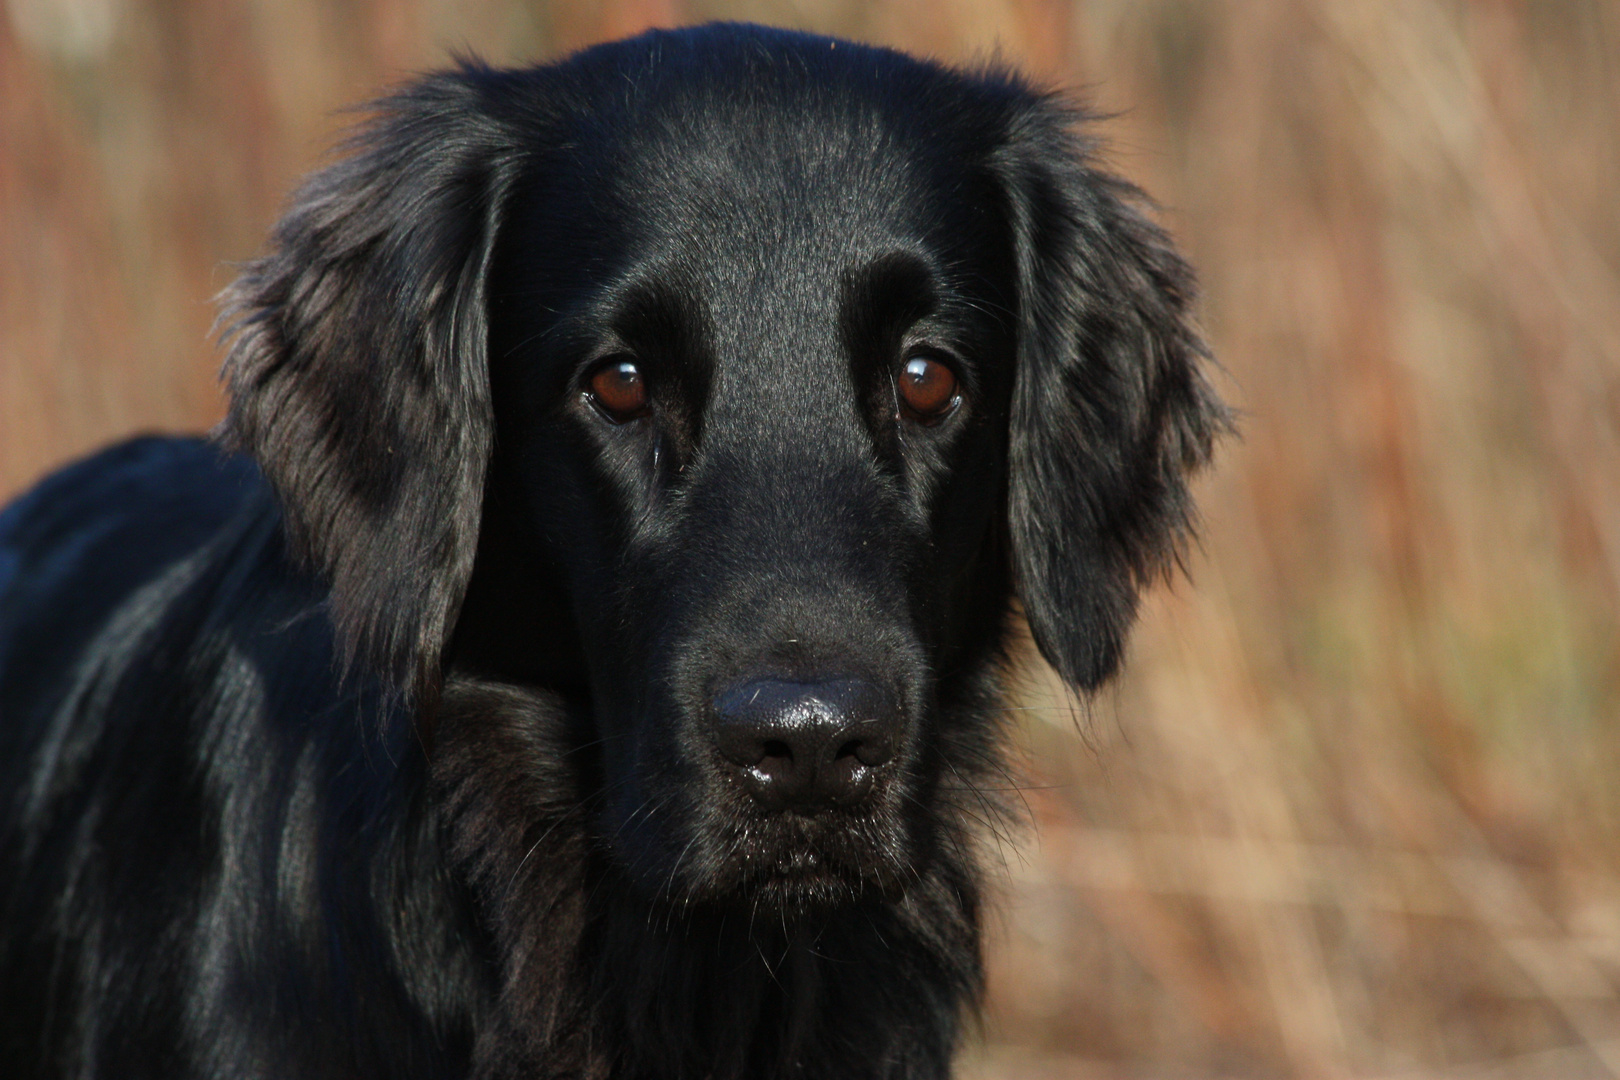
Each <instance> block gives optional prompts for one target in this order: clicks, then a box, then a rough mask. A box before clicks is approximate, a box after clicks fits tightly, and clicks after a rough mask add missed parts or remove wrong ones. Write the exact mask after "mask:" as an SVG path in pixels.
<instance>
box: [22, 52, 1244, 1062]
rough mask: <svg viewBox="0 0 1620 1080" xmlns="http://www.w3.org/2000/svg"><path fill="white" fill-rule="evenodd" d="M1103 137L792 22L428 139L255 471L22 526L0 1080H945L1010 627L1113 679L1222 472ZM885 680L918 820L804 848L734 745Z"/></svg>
mask: <svg viewBox="0 0 1620 1080" xmlns="http://www.w3.org/2000/svg"><path fill="white" fill-rule="evenodd" d="M1083 122H1084V118H1083V117H1082V116H1081V115H1079V114H1078V113H1077V112H1075V111H1073V110H1072V109H1070V108H1068V107H1067V106H1065V105H1063V104H1062V103H1061V102H1060V101H1058V100H1056V99H1054V98H1052V97H1050V96H1047V95H1044V94H1042V93H1039V92H1036V91H1034V90H1032V89H1031V88H1029V87H1028V86H1027V85H1026V84H1025V83H1023V82H1022V81H1021V80H1020V79H1018V78H1017V77H1015V76H1013V75H1011V74H1009V73H1006V72H1002V71H995V70H992V71H985V72H969V73H962V72H953V71H949V70H946V69H943V68H940V67H938V66H935V65H932V64H926V63H922V62H919V61H915V60H911V59H908V58H906V57H904V56H902V55H900V54H897V53H893V52H888V51H884V50H878V49H870V48H865V47H860V46H854V45H851V44H849V43H845V42H837V43H835V42H832V41H830V40H828V39H824V38H817V37H812V36H807V35H799V34H791V33H784V32H778V31H771V30H764V29H760V28H756V27H743V26H715V27H707V28H700V29H695V30H686V31H677V32H657V33H651V34H647V35H644V36H642V37H639V38H636V39H633V40H631V41H627V42H621V43H617V44H613V45H606V46H601V47H599V48H595V49H591V50H587V51H585V52H583V53H580V54H578V55H576V56H574V57H571V58H569V59H567V60H564V61H562V62H560V63H558V64H555V65H552V66H546V67H539V68H532V69H526V70H517V71H494V70H489V69H486V68H483V67H480V66H477V65H476V64H471V63H468V64H464V65H463V66H462V67H460V68H458V69H456V70H453V71H450V72H447V73H444V74H440V75H434V76H430V77H428V78H425V79H422V80H420V81H417V82H415V83H412V84H410V85H408V86H406V87H405V88H404V89H402V90H401V91H399V92H398V93H397V94H395V95H394V96H392V97H390V98H387V99H385V100H383V101H382V102H381V103H379V105H378V106H377V108H376V112H375V116H374V118H373V119H372V120H371V121H370V122H369V123H368V124H366V125H365V126H364V127H363V128H362V129H361V130H360V132H359V133H358V134H357V135H356V136H355V138H354V139H353V141H352V142H351V143H350V144H349V145H348V148H347V151H346V154H345V156H343V157H342V158H341V160H339V161H337V162H336V163H335V164H333V165H331V166H329V167H328V168H326V169H325V170H323V171H321V172H319V173H317V174H315V175H314V176H313V177H312V178H311V179H310V180H309V181H308V182H307V183H306V184H305V185H304V186H303V187H302V188H301V189H300V190H299V192H298V193H297V195H296V196H295V197H294V199H293V201H292V203H291V206H290V208H289V209H288V211H287V213H286V215H285V217H283V219H282V220H281V222H280V223H279V224H278V225H277V227H276V229H275V231H274V234H273V236H272V239H271V243H270V245H269V247H268V249H267V251H266V253H265V254H263V255H262V256H261V257H260V258H258V259H256V260H254V261H252V262H250V263H248V264H247V265H246V266H245V268H244V269H243V271H242V274H241V277H240V279H239V280H238V281H237V282H236V284H235V285H233V286H232V287H231V288H230V289H229V290H228V291H227V293H226V296H225V298H224V304H225V308H224V315H223V323H222V325H223V326H224V329H225V334H226V337H227V340H228V342H229V345H228V350H229V351H228V354H227V357H226V360H225V367H224V374H225V379H226V382H227V384H228V389H229V393H230V412H229V417H228V419H227V420H226V422H225V424H224V425H223V427H222V428H221V431H220V432H219V434H218V437H217V438H216V439H215V440H214V441H204V440H199V439H145V440H137V441H134V442H130V443H126V444H124V445H122V446H118V447H115V448H113V449H110V450H108V451H105V452H103V453H102V454H100V455H98V456H97V457H94V458H91V459H89V460H87V461H85V462H82V463H80V464H77V465H75V466H72V467H70V468H68V469H66V470H64V471H63V472H61V473H58V474H57V475H56V476H54V477H51V478H49V479H47V480H46V481H44V482H43V483H42V484H41V485H40V486H39V487H38V488H36V489H35V490H34V491H33V492H31V493H30V494H28V495H26V496H24V497H23V498H22V499H21V500H19V501H18V502H17V503H15V504H13V505H12V506H11V507H10V508H9V509H7V510H6V511H5V513H4V514H3V516H0V800H3V802H0V813H3V817H0V1074H3V1075H5V1076H7V1077H109V1078H110V1077H117V1078H119V1080H127V1078H136V1077H163V1078H164V1080H177V1078H186V1077H218V1078H226V1077H229V1078H233V1080H234V1078H238V1077H259V1076H262V1077H290V1076H298V1077H354V1076H368V1077H369V1076H375V1077H390V1078H403V1077H415V1076H421V1077H452V1076H477V1077H512V1078H518V1077H522V1078H526V1080H539V1078H547V1077H554V1078H559V1080H560V1078H563V1077H594V1078H609V1077H612V1078H645V1080H651V1078H654V1077H657V1078H663V1080H674V1078H682V1077H687V1078H693V1080H696V1078H700V1077H701V1078H714V1080H743V1078H749V1080H755V1078H769V1077H803V1078H815V1077H828V1078H834V1077H836V1078H856V1077H886V1078H922V1077H942V1076H945V1075H946V1074H947V1073H948V1072H949V1068H950V1059H951V1055H952V1052H953V1051H954V1049H955V1047H956V1045H957V1042H958V1036H959V1031H960V1029H961V1026H962V1023H963V1021H964V1019H965V1018H966V1016H967V1015H968V1013H969V1011H970V1010H971V1008H972V1006H973V1005H974V1003H975V1002H976V1000H977V997H978V994H979V991H980V983H981V959H980V932H979V926H980V920H981V911H980V903H981V901H980V876H979V874H980V871H979V863H980V862H981V857H980V854H979V847H980V845H981V843H983V842H984V840H985V838H986V836H987V835H989V834H990V833H991V832H993V831H994V830H997V829H999V828H1001V826H1002V824H1003V814H1004V811H1003V809H1002V806H1001V800H1000V798H999V797H998V796H997V795H996V794H995V792H996V791H997V790H998V789H1005V788H1006V787H1007V786H1008V783H1009V781H1008V779H1007V777H1006V775H1005V770H1004V767H1003V765H1002V763H1001V760H1000V749H999V748H1000V746H1001V743H1002V740H1003V730H1002V729H1003V723H1002V718H1003V717H1004V716H1005V714H1006V710H1005V707H1004V702H1003V696H1002V695H1003V689H1002V685H1001V684H1002V678H1003V674H1004V666H1005V654H1004V649H1005V644H1006V641H1007V638H1008V636H1009V634H1011V633H1014V632H1016V627H1017V626H1018V625H1019V624H1018V621H1017V619H1016V618H1015V617H1014V615H1013V614H1012V609H1013V607H1014V604H1015V600H1016V602H1017V603H1018V604H1021V607H1022V610H1023V612H1024V614H1025V615H1026V616H1027V620H1028V624H1029V626H1030V628H1031V630H1032V632H1033V634H1034V637H1035V640H1036V642H1037V644H1038V645H1039V647H1040V649H1041V651H1042V652H1043V653H1044V655H1045V656H1046V658H1047V659H1048V660H1049V661H1050V662H1051V663H1052V664H1053V665H1054V667H1055V668H1056V669H1057V671H1058V672H1059V673H1060V674H1061V675H1062V676H1063V677H1064V678H1065V679H1066V680H1067V681H1068V682H1069V683H1070V684H1071V685H1072V686H1074V687H1075V688H1076V689H1077V690H1080V691H1087V690H1090V689H1093V688H1095V687H1096V686H1097V685H1098V684H1100V683H1101V682H1102V681H1103V680H1105V679H1106V678H1107V677H1108V676H1109V675H1110V674H1111V673H1112V672H1113V670H1114V669H1115V667H1116V666H1117V664H1118V661H1119V657H1120V652H1121V648H1122V642H1123V640H1124V636H1125V633H1126V630H1127V628H1128V626H1129V623H1130V621H1131V619H1132V616H1133V612H1134V609H1135V605H1136V598H1137V595H1138V592H1139V590H1140V589H1141V588H1142V586H1143V585H1144V584H1145V583H1146V582H1148V581H1149V580H1150V579H1152V578H1153V577H1154V576H1155V575H1158V574H1160V573H1162V572H1164V571H1165V570H1166V569H1167V568H1168V567H1169V566H1170V565H1172V564H1173V562H1174V559H1175V557H1176V554H1177V552H1178V550H1179V547H1180V545H1181V544H1182V542H1183V540H1184V538H1185V536H1186V535H1187V532H1188V529H1189V526H1190V517H1191V504H1190V501H1189V497H1188V493H1187V488H1186V479H1187V477H1188V475H1189V474H1190V473H1191V472H1192V471H1194V470H1195V469H1197V468H1198V467H1199V466H1201V465H1202V464H1204V463H1205V462H1206V460H1207V459H1208V457H1209V454H1210V451H1211V444H1212V442H1213V440H1214V439H1215V437H1216V436H1217V435H1218V434H1219V433H1220V432H1221V430H1222V429H1223V428H1224V426H1225V424H1226V419H1225V414H1224V412H1223V410H1222V408H1221V406H1220V404H1219V403H1218V401H1216V399H1215V397H1214V396H1213V394H1212V393H1211V391H1210V390H1209V388H1208V386H1207V384H1206V383H1205V381H1204V377H1203V374H1202V373H1201V368H1202V366H1203V360H1204V355H1205V353H1204V348H1203V345H1202V343H1201V342H1200V340H1199V338H1198V335H1197V334H1196V332H1195V331H1194V329H1193V328H1192V326H1191V325H1190V323H1189V321H1188V317H1189V304H1190V303H1191V295H1192V280H1191V275H1190V273H1189V271H1188V269H1187V267H1186V266H1185V265H1184V264H1183V262H1182V261H1181V260H1180V258H1179V257H1178V256H1177V255H1176V254H1175V253H1174V251H1173V250H1172V249H1171V247H1170V245H1169V243H1168V241H1167V240H1166V238H1165V236H1164V235H1163V233H1162V232H1160V230H1159V229H1158V228H1157V227H1155V226H1154V225H1152V224H1151V223H1150V222H1149V221H1148V220H1147V218H1146V217H1144V216H1143V215H1142V213H1141V212H1140V211H1139V209H1138V204H1139V202H1140V198H1139V196H1138V194H1137V193H1136V192H1135V191H1134V190H1133V189H1132V188H1130V187H1129V186H1128V185H1126V184H1124V183H1123V182H1121V181H1119V180H1118V179H1115V178H1113V177H1111V176H1109V175H1108V174H1107V173H1105V172H1102V171H1100V170H1099V168H1098V166H1097V164H1096V162H1095V160H1094V157H1093V153H1094V148H1093V145H1092V143H1091V142H1090V141H1089V139H1088V137H1087V136H1086V135H1084V134H1083V133H1082V132H1081V131H1080V130H1079V128H1080V126H1081V125H1082V124H1083ZM918 355H923V356H927V357H928V358H929V359H931V360H935V361H938V362H941V363H945V364H947V365H948V366H949V367H950V373H951V377H952V378H954V379H955V380H956V388H957V393H958V394H959V395H960V399H959V400H955V401H954V404H952V405H951V406H950V407H949V408H946V409H941V410H940V411H939V412H938V413H937V414H930V415H929V416H926V417H919V416H917V415H915V414H914V412H911V411H908V410H907V409H905V408H903V407H902V403H901V402H900V400H899V399H898V398H897V396H896V381H895V380H896V377H897V375H898V373H899V372H901V371H902V370H903V367H904V364H905V363H906V362H907V360H908V358H911V357H915V356H918ZM624 357H628V358H630V359H631V360H632V361H633V362H635V363H636V364H637V367H638V371H640V372H641V373H642V375H643V376H644V377H645V378H646V385H647V393H648V405H647V406H646V407H645V409H644V410H642V409H638V410H637V411H636V412H634V413H629V412H626V413H623V414H621V415H612V414H609V413H607V412H605V411H604V410H603V409H601V408H600V407H599V406H598V405H596V404H593V402H592V400H591V398H590V395H589V386H590V378H591V374H592V372H593V371H596V370H599V369H600V365H601V364H602V363H604V362H621V359H620V358H624ZM847 672H853V673H855V674H856V675H858V676H859V677H861V678H864V679H867V680H868V681H869V682H870V683H871V684H872V685H876V686H881V687H882V688H883V692H884V693H885V694H887V695H888V696H889V697H890V698H892V700H893V701H894V702H896V703H897V705H896V708H897V709H898V713H897V719H896V721H895V722H896V723H897V724H898V728H897V731H898V733H899V734H898V735H897V739H898V743H897V746H898V749H897V750H896V752H895V755H894V758H893V760H891V761H888V762H886V763H884V764H882V765H880V766H875V767H874V769H875V772H874V775H875V776H876V779H875V780H874V781H873V785H872V789H871V791H872V793H871V795H870V796H869V797H867V798H865V799H864V800H863V801H861V802H859V803H858V804H854V805H850V806H840V807H838V808H836V809H832V810H827V811H825V812H822V813H817V814H811V813H797V812H794V811H784V810H780V809H778V810H771V809H769V808H767V807H766V806H765V805H762V804H761V803H759V802H758V801H757V800H755V799H754V798H753V797H752V796H751V795H750V793H749V790H748V789H747V788H746V786H745V785H743V784H741V783H739V782H738V779H737V774H736V771H735V769H734V768H731V767H730V766H728V765H727V764H726V763H725V762H724V761H722V760H721V759H720V758H719V756H718V755H717V753H716V751H715V747H714V742H713V737H712V731H711V725H712V717H713V709H714V701H715V700H716V695H717V694H719V693H721V691H722V690H723V689H724V688H725V687H726V686H730V685H737V684H738V682H739V680H742V681H743V682H746V680H748V679H750V678H759V677H771V678H777V677H782V678H790V679H793V678H806V679H809V678H820V677H826V676H827V675H828V673H832V674H835V675H841V674H843V673H847Z"/></svg>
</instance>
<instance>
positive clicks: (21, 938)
mask: <svg viewBox="0 0 1620 1080" xmlns="http://www.w3.org/2000/svg"><path fill="white" fill-rule="evenodd" d="M322 599H323V595H322V592H321V590H320V589H319V588H318V587H317V586H316V585H315V584H314V583H313V582H312V581H311V580H310V579H309V578H308V577H307V575H304V574H302V573H301V572H300V571H298V570H297V569H296V568H295V567H294V566H293V565H292V564H291V562H290V561H289V560H288V559H287V558H286V556H285V553H284V551H283V542H282V537H281V534H280V524H279V515H278V514H277V512H276V510H275V507H274V503H273V500H272V499H271V498H270V495H269V491H268V489H267V488H266V485H265V484H264V481H263V479H262V477H261V476H260V475H259V472H258V469H257V468H256V467H255V466H254V465H253V464H252V462H251V461H249V460H248V459H246V458H243V457H240V456H234V455H228V454H225V453H223V452H222V451H221V450H220V449H219V448H218V447H217V446H215V445H214V444H211V443H209V442H206V441H204V440H201V439H164V438H143V439H137V440H134V441H131V442H127V443H123V444H121V445H118V446H115V447H113V448H111V449H109V450H106V451H104V452H102V453H100V454H97V455H95V456H93V457H91V458H88V459H86V460H84V461H82V462H79V463H78V464H76V465H74V466H72V467H70V468H68V469H65V470H63V471H62V472H60V473H58V474H56V475H54V476H52V477H50V478H49V479H47V480H46V481H44V482H43V483H42V484H40V485H39V486H38V487H37V488H35V489H34V490H33V491H31V492H29V493H28V494H27V495H25V496H24V497H22V498H21V499H20V500H18V501H17V502H16V503H14V504H12V505H11V506H10V507H8V508H7V509H6V511H5V512H4V514H3V515H0V1075H4V1076H6V1077H8V1078H12V1077H29V1076H35V1075H38V1076H92V1075H118V1076H131V1077H132V1076H152V1077H160V1076H173V1075H190V1074H191V1072H192V1070H193V1069H195V1067H196V1065H197V1063H198V1062H200V1061H208V1060H210V1059H212V1060H214V1061H215V1062H216V1063H217V1064H218V1066H219V1073H218V1075H222V1076H223V1075H252V1074H253V1073H252V1071H251V1070H252V1067H253V1065H254V1063H259V1064H262V1065H263V1066H264V1067H265V1068H266V1069H271V1070H274V1069H277V1068H284V1067H285V1066H286V1065H288V1064H289V1063H295V1064H296V1066H297V1068H298V1071H299V1075H304V1076H328V1075H353V1074H354V1073H355V1072H357V1071H358V1072H362V1073H375V1074H377V1075H385V1074H389V1073H390V1072H393V1071H395V1070H409V1069H411V1068H413V1067H416V1066H423V1067H425V1071H426V1072H428V1073H429V1074H437V1073H439V1072H440V1071H442V1069H443V1068H444V1055H445V1053H446V1051H447V1050H453V1049H459V1050H461V1051H462V1052H463V1053H464V1052H465V1049H466V1048H465V1046H464V1045H462V1044H463V1043H464V1041H465V1040H464V1039H462V1040H459V1041H458V1039H457V1037H456V1035H455V1034H454V1033H453V1032H452V1031H448V1030H446V1029H445V1027H443V1026H437V1027H436V1026H435V1025H434V1024H432V1023H431V1022H430V1020H429V1018H425V1017H423V1016H422V1015H421V1014H420V1013H419V1012H416V1011H414V1010H412V1009H411V1008H410V1007H409V1006H406V1005H404V1004H403V998H404V992H403V990H402V989H401V987H400V986H399V985H397V983H396V982H394V981H392V980H390V979H389V978H387V977H383V978H381V979H379V977H378V976H379V972H387V971H389V970H392V969H394V968H395V965H392V964H388V963H387V962H386V958H384V961H385V962H384V963H382V964H377V963H376V962H375V961H376V960H377V959H378V958H377V957H375V955H374V954H375V953H377V952H378V951H379V950H385V948H386V947H385V946H384V945H383V944H382V942H384V940H385V936H384V934H383V933H382V931H381V928H379V927H377V926H375V925H373V924H371V923H370V922H369V919H370V916H371V915H372V913H373V912H374V910H375V906H374V905H373V904H372V903H370V902H369V898H368V897H366V896H364V895H356V894H359V893H364V892H365V891H366V888H367V886H368V884H369V882H368V881H367V878H368V872H369V867H370V863H371V862H372V861H373V860H375V859H376V858H377V855H378V853H379V852H380V851H386V852H387V857H388V858H389V859H391V860H395V861H398V860H399V859H400V849H401V847H402V846H404V847H410V846H411V844H410V841H411V839H412V838H410V837H402V836H401V835H400V833H401V827H400V822H408V821H409V820H410V813H409V810H408V809H407V808H396V807H394V806H393V804H394V803H395V802H396V801H397V799H398V797H400V794H401V792H408V791H410V790H412V784H411V780H410V778H409V777H406V776H401V775H399V774H398V764H399V762H398V761H391V760H390V759H389V755H390V751H392V753H393V757H394V758H396V759H401V760H408V761H410V762H411V763H412V764H418V763H419V759H416V758H412V757H411V756H410V755H407V754H403V753H401V752H400V748H399V747H397V746H396V747H389V746H388V745H387V744H386V743H379V742H378V741H377V736H378V734H379V729H380V728H381V727H385V726H386V725H379V723H378V719H377V716H376V712H375V708H376V702H374V701H373V702H369V703H368V701H367V693H366V691H367V686H366V684H365V682H364V680H360V681H358V682H351V683H350V684H343V682H342V680H341V679H340V678H339V676H338V672H337V666H336V662H335V657H334V655H333V651H332V645H331V634H330V628H329V625H328V624H327V623H326V621H325V620H324V618H322V617H321V609H320V605H321V602H322ZM363 714H364V715H363ZM402 730H408V727H407V728H404V729H402ZM420 787H421V784H420V782H419V781H418V782H417V783H416V784H415V788H416V789H420ZM368 829H369V831H368ZM323 844H324V845H325V847H326V849H327V850H326V853H325V854H324V855H323V854H322V853H321V852H320V851H318V850H317V847H318V846H319V845H323ZM413 850H416V851H417V852H419V853H425V854H426V855H427V856H428V857H432V855H433V851H432V848H431V844H430V845H428V847H426V848H423V847H421V846H417V847H416V848H414V849H413ZM323 858H324V859H325V860H326V861H327V862H328V863H329V865H327V866H320V865H317V863H318V862H319V861H321V860H322V859H323ZM402 865H403V864H402ZM422 873H423V877H422V879H421V880H422V881H424V882H427V883H428V884H429V887H431V886H432V884H433V883H434V882H436V881H437V877H436V875H435V872H434V868H433V867H423V868H422ZM319 882H324V884H325V885H326V886H327V887H328V890H329V893H328V895H320V892H321V885H320V884H318V883H319ZM402 891H408V890H402ZM346 892H347V893H349V895H345V893H346ZM441 902H442V901H441V900H440V899H438V898H429V899H427V900H426V901H423V904H424V906H425V907H426V908H427V909H429V910H431V909H433V908H434V907H436V906H437V905H439V904H440V903H441ZM446 914H448V915H449V918H448V919H447V920H446V924H445V925H446V926H447V927H448V926H450V925H453V924H454V921H455V920H454V913H453V912H451V913H446ZM322 937H330V938H332V939H334V940H337V939H342V940H343V943H344V944H345V945H346V946H348V947H349V948H350V949H352V950H353V951H354V952H355V953H356V955H357V959H358V960H359V961H360V962H359V963H357V964H356V965H355V966H354V968H353V969H352V970H349V971H346V972H335V971H332V970H330V967H329V965H328V963H327V961H328V959H329V957H330V956H331V955H333V953H334V951H333V950H331V949H328V948H327V947H326V945H327V943H326V942H323V941H321V940H319V939H320V938H322ZM289 943H296V944H295V946H294V947H292V948H289V947H288V945H289ZM424 959H428V960H429V962H430V963H436V964H437V965H438V967H437V970H436V971H435V972H434V975H433V977H434V978H435V979H445V978H447V977H449V976H451V975H452V974H453V973H452V971H451V970H449V969H447V968H446V967H445V966H444V965H443V964H442V962H440V958H438V957H433V958H424ZM339 987H341V988H342V993H340V994H334V993H333V992H332V991H333V990H335V989H338V988H339ZM351 995H352V996H351ZM360 1000H365V1001H366V1002H367V1003H368V1004H367V1005H366V1006H365V1008H366V1025H365V1027H364V1029H358V1028H356V1027H355V1026H354V1025H353V1024H352V1023H351V1021H352V1018H353V1016H354V1014H355V1005H356V1003H357V1002H358V1001H360ZM379 1020H381V1021H382V1025H381V1026H380V1027H379V1026H378V1021H379ZM390 1020H394V1021H395V1022H394V1023H390ZM462 1020H463V1022H462V1024H461V1025H460V1028H461V1030H465V1027H466V1024H465V1018H464V1017H463V1018H462ZM452 1026H454V1025H452ZM390 1029H392V1030H390ZM289 1031H299V1032H301V1033H302V1034H301V1036H300V1039H299V1041H298V1043H297V1044H294V1045H287V1039H286V1033H287V1032H289ZM380 1032H389V1039H388V1041H387V1042H386V1043H385V1044H381V1045H379V1044H377V1043H376V1042H375V1041H374V1040H375V1039H376V1036H377V1035H378V1034H379V1033H380ZM368 1039H369V1040H373V1041H368ZM199 1044H201V1045H199ZM208 1044H213V1045H208ZM243 1069H247V1070H249V1071H248V1072H243V1071H241V1070H243Z"/></svg>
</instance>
